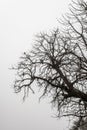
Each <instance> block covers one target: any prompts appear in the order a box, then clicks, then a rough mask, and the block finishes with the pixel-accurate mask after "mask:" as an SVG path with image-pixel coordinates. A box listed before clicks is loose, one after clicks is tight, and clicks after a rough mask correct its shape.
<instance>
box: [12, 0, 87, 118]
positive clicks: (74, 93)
mask: <svg viewBox="0 0 87 130" xmlns="http://www.w3.org/2000/svg"><path fill="white" fill-rule="evenodd" d="M70 11H71V12H70V13H69V14H67V15H66V16H65V17H64V19H62V20H61V23H63V26H62V27H63V29H55V30H53V31H52V32H51V33H49V34H48V33H40V34H39V35H38V36H37V40H36V41H35V44H34V47H33V49H32V51H30V52H25V53H24V55H23V56H22V57H21V61H20V62H19V64H18V66H17V67H16V68H14V69H16V70H17V78H16V80H15V83H14V89H15V92H16V93H19V92H20V91H22V90H24V98H25V97H26V96H27V94H28V92H29V90H31V91H32V92H33V93H34V89H33V87H34V85H35V86H36V83H37V86H38V87H39V88H40V89H42V91H43V95H42V96H48V95H50V97H51V103H53V104H54V105H55V107H56V108H57V112H58V117H62V116H72V117H73V116H75V117H78V118H79V117H80V118H81V119H82V118H85V117H87V4H86V2H85V1H83V0H80V1H76V2H75V1H73V3H72V4H71V5H70Z"/></svg>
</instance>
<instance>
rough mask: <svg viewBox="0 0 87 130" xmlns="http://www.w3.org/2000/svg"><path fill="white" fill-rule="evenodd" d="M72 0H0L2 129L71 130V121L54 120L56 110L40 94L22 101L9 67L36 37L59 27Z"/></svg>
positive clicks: (0, 121) (29, 46) (0, 117)
mask: <svg viewBox="0 0 87 130" xmlns="http://www.w3.org/2000/svg"><path fill="white" fill-rule="evenodd" d="M69 3H70V0H67V1H66V0H25V1H24V0H0V130H67V129H68V128H67V125H66V123H67V121H65V120H61V121H60V120H57V119H55V118H52V116H53V115H54V113H55V111H53V110H51V105H50V104H49V103H48V101H46V100H44V101H41V103H40V104H39V103H38V94H36V95H30V96H29V98H27V99H26V101H25V102H24V103H23V102H22V96H21V95H16V94H15V93H14V91H13V89H12V84H13V80H14V77H15V76H14V72H12V71H10V70H9V69H8V68H10V67H11V65H14V64H16V63H17V62H18V60H19V57H20V56H21V54H22V53H23V52H24V51H26V50H28V49H30V48H31V46H32V42H33V39H34V38H35V37H34V35H35V34H37V33H39V32H41V31H47V30H52V29H53V28H54V27H57V26H58V22H57V18H59V17H60V16H61V14H64V13H65V12H66V11H67V8H68V4H69Z"/></svg>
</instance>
